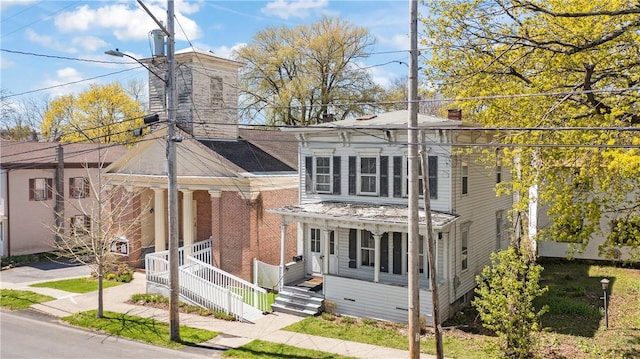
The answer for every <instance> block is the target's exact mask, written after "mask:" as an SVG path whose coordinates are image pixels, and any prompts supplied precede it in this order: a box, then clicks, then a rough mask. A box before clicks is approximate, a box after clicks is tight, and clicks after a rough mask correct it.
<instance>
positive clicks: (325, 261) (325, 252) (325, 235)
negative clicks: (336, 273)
mask: <svg viewBox="0 0 640 359" xmlns="http://www.w3.org/2000/svg"><path fill="white" fill-rule="evenodd" d="M329 233H330V232H329V230H328V229H323V230H322V240H323V241H324V242H323V243H322V244H323V246H322V274H327V273H329V244H330V242H329V239H330V237H329Z"/></svg>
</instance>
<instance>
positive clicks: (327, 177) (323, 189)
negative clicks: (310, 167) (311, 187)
mask: <svg viewBox="0 0 640 359" xmlns="http://www.w3.org/2000/svg"><path fill="white" fill-rule="evenodd" d="M315 166H316V181H315V185H316V192H317V193H331V157H315Z"/></svg>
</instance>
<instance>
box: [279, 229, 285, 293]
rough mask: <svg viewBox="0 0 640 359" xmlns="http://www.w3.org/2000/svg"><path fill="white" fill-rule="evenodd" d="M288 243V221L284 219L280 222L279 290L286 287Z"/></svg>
mask: <svg viewBox="0 0 640 359" xmlns="http://www.w3.org/2000/svg"><path fill="white" fill-rule="evenodd" d="M286 244H287V222H285V220H284V219H283V220H282V222H281V223H280V273H279V274H280V280H279V281H278V287H279V290H282V288H283V287H284V278H283V277H284V265H285V259H284V255H285V253H286Z"/></svg>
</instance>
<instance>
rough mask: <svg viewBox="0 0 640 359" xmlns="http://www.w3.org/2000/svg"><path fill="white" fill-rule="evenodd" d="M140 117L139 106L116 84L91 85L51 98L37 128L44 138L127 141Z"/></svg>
mask: <svg viewBox="0 0 640 359" xmlns="http://www.w3.org/2000/svg"><path fill="white" fill-rule="evenodd" d="M143 116H144V112H143V109H142V106H141V105H140V104H139V103H138V102H137V101H135V100H134V99H132V98H131V97H130V96H129V95H128V94H127V92H126V91H125V89H124V88H123V87H122V86H121V85H120V84H118V83H113V84H108V85H91V87H90V88H89V89H88V90H87V91H84V92H82V93H80V94H78V95H66V96H61V97H58V98H56V99H54V100H53V101H51V103H50V104H49V108H48V110H47V112H46V113H45V115H44V121H43V122H42V124H41V126H40V129H41V135H42V137H43V138H44V139H46V140H48V141H61V142H94V143H97V142H100V143H120V144H131V143H133V142H135V139H134V136H133V130H134V129H136V128H140V127H142V125H143V120H142V117H143Z"/></svg>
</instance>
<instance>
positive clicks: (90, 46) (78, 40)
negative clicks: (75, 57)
mask: <svg viewBox="0 0 640 359" xmlns="http://www.w3.org/2000/svg"><path fill="white" fill-rule="evenodd" d="M71 43H72V44H73V45H78V46H80V47H82V48H83V49H84V50H86V51H90V52H95V51H97V50H98V49H99V48H101V47H104V46H106V45H107V43H106V42H105V41H104V40H102V39H101V38H99V37H96V36H77V37H74V38H73V39H71Z"/></svg>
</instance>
